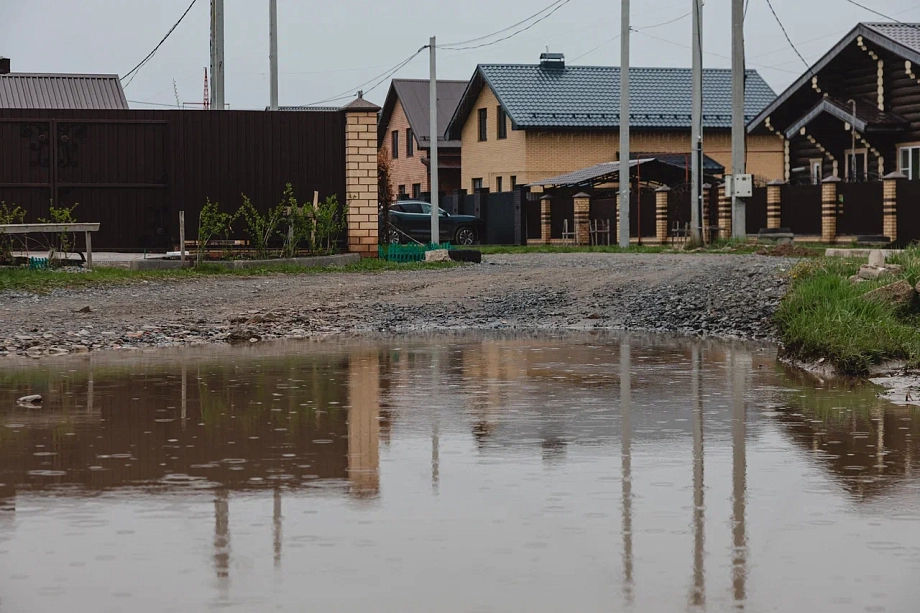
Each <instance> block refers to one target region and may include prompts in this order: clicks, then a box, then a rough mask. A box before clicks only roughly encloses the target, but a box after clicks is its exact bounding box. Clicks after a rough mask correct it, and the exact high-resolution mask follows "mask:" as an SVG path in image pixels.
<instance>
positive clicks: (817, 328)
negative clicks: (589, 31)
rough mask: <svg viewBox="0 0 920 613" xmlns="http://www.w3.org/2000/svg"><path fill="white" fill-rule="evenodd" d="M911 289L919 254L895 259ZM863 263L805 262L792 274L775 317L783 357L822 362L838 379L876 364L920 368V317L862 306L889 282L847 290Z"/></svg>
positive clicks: (836, 260) (886, 307) (918, 270)
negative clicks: (905, 364)
mask: <svg viewBox="0 0 920 613" xmlns="http://www.w3.org/2000/svg"><path fill="white" fill-rule="evenodd" d="M897 259H898V260H899V261H897V262H896V261H894V260H895V258H892V260H893V261H892V263H901V264H902V265H904V266H905V274H904V278H906V279H907V280H908V281H910V282H911V283H912V284H915V283H916V282H917V279H918V277H920V250H917V249H913V250H910V251H908V252H907V253H905V254H904V255H902V256H900V257H899V258H897ZM864 263H865V261H864V260H860V259H841V258H821V259H816V260H806V261H804V262H802V263H801V264H799V265H798V266H797V267H796V268H795V269H794V270H793V271H792V278H793V281H792V287H791V288H790V291H789V293H788V294H787V295H786V297H785V298H784V299H783V303H782V305H781V306H780V308H779V310H778V311H777V313H776V321H777V323H778V325H779V328H780V331H781V335H782V337H781V338H782V341H783V345H784V348H785V351H786V352H787V354H788V355H790V356H792V357H795V358H797V359H801V360H806V361H808V360H818V359H821V358H824V359H826V360H828V361H829V362H830V363H831V364H832V365H833V366H834V367H835V368H836V369H837V371H838V372H840V373H841V374H845V375H852V376H861V375H865V374H866V373H867V372H868V371H869V369H870V368H871V367H872V366H873V365H876V364H880V363H883V362H886V361H889V360H903V361H906V362H908V364H909V365H911V366H917V365H920V316H918V313H917V311H916V309H915V308H912V309H908V310H900V309H897V308H895V307H893V306H891V305H888V304H882V303H879V302H873V301H867V300H865V299H864V298H863V295H864V294H865V293H867V292H869V291H871V290H873V289H876V288H878V287H881V286H883V285H886V284H888V283H891V282H892V281H893V280H892V279H890V278H889V279H887V280H880V281H872V282H870V281H866V282H864V283H860V284H858V285H853V284H851V283H850V282H849V280H848V278H849V277H850V276H851V275H854V274H856V272H857V271H858V270H859V267H860V265H861V264H864Z"/></svg>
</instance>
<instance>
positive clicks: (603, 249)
mask: <svg viewBox="0 0 920 613" xmlns="http://www.w3.org/2000/svg"><path fill="white" fill-rule="evenodd" d="M474 248H475V249H478V250H479V251H481V252H482V254H483V255H504V254H515V253H688V252H689V251H687V250H684V249H679V248H677V249H675V248H673V247H671V245H670V244H667V245H630V246H629V247H628V248H627V249H621V248H620V247H619V246H618V245H596V246H578V245H521V246H515V245H478V246H476V247H474ZM761 248H762V246H758V245H750V244H748V243H745V242H741V241H731V240H726V241H716V242H714V243H711V244H709V245H706V246H704V247H702V248H700V249H699V250H698V251H693V252H694V253H738V254H750V253H755V252H756V251H757V250H758V249H761ZM729 250H730V251H729Z"/></svg>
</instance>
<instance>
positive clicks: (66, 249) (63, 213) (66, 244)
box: [38, 203, 80, 255]
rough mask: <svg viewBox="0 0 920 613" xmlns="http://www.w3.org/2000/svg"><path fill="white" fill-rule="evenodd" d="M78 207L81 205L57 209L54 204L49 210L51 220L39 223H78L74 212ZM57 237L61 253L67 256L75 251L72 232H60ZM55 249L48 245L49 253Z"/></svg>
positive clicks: (41, 220) (43, 219)
mask: <svg viewBox="0 0 920 613" xmlns="http://www.w3.org/2000/svg"><path fill="white" fill-rule="evenodd" d="M78 206H80V203H75V204H74V205H73V206H71V207H66V206H62V207H56V206H54V204H52V205H51V206H50V207H49V208H48V214H49V215H50V216H51V219H45V218H42V219H39V220H38V221H39V223H76V222H77V218H76V216H75V215H74V214H73V212H74V209H76V208H77V207H78ZM57 236H58V249H59V250H60V251H61V253H63V254H64V255H66V254H68V253H70V252H71V251H73V247H74V244H75V243H76V241H75V240H74V234H73V233H72V232H60V233H59V234H58V235H57ZM53 248H54V246H53V245H50V244H49V245H48V250H49V251H50V250H53Z"/></svg>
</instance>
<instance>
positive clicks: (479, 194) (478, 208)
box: [473, 187, 489, 221]
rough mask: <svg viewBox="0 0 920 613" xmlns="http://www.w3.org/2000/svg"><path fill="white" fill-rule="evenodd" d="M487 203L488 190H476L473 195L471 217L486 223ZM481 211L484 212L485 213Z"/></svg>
mask: <svg viewBox="0 0 920 613" xmlns="http://www.w3.org/2000/svg"><path fill="white" fill-rule="evenodd" d="M488 202H489V189H488V188H485V187H483V188H482V189H477V190H476V192H475V193H474V194H473V215H475V216H476V217H479V218H481V219H482V220H483V221H488V220H487V219H486V217H485V216H488V214H489V213H488V210H487V209H488V208H489V205H488ZM483 211H486V212H485V213H484V212H483Z"/></svg>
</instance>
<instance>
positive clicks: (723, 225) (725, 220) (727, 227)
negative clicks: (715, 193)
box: [719, 185, 732, 240]
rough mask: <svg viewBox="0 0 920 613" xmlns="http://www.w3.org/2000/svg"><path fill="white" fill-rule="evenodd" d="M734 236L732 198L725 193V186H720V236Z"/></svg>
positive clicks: (723, 238) (721, 237) (722, 237)
mask: <svg viewBox="0 0 920 613" xmlns="http://www.w3.org/2000/svg"><path fill="white" fill-rule="evenodd" d="M731 237H732V199H731V197H729V196H726V195H725V187H724V186H723V185H720V186H719V238H720V239H722V240H725V239H726V238H731Z"/></svg>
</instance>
